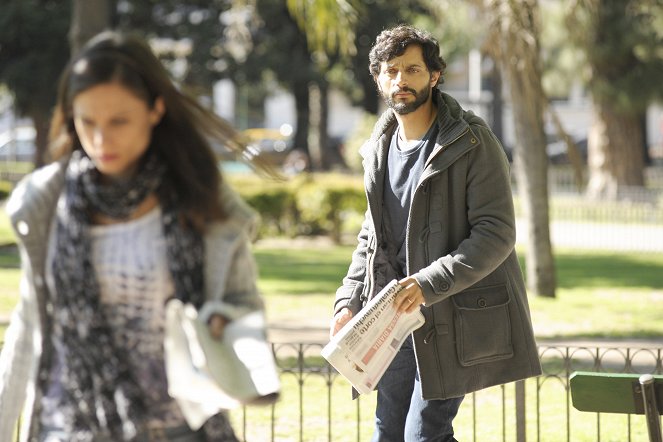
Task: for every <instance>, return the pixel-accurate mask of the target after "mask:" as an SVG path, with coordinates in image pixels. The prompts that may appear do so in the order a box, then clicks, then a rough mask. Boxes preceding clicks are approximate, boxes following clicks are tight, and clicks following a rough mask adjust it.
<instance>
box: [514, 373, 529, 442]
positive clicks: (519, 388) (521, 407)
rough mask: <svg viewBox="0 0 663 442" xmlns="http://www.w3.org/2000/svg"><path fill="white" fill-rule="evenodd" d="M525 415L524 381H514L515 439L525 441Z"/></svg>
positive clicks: (520, 441) (518, 441)
mask: <svg viewBox="0 0 663 442" xmlns="http://www.w3.org/2000/svg"><path fill="white" fill-rule="evenodd" d="M526 419H527V417H526V413H525V381H524V380H522V381H516V441H517V442H526V441H527V420H526Z"/></svg>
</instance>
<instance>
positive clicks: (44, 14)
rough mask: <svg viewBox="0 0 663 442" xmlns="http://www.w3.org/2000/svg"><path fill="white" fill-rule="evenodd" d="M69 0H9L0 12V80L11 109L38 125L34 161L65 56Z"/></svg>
mask: <svg viewBox="0 0 663 442" xmlns="http://www.w3.org/2000/svg"><path fill="white" fill-rule="evenodd" d="M70 14H71V12H70V2H62V1H58V0H9V1H5V2H4V3H3V5H2V13H1V14H0V82H1V83H4V84H5V85H6V86H7V88H8V89H9V90H10V91H11V93H12V95H13V98H14V106H15V111H16V112H17V113H18V114H19V115H21V116H27V117H30V118H31V119H32V120H33V122H34V124H35V127H36V129H37V140H36V142H37V157H36V162H37V164H41V163H42V162H43V160H44V158H43V153H44V152H45V151H46V145H47V140H46V132H47V127H48V121H49V119H50V114H51V109H52V107H53V105H54V103H55V96H56V84H57V83H58V78H59V76H60V72H61V71H62V69H63V68H64V66H65V64H66V63H67V60H68V59H69V45H68V40H67V33H68V31H69V21H70Z"/></svg>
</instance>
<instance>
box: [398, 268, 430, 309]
mask: <svg viewBox="0 0 663 442" xmlns="http://www.w3.org/2000/svg"><path fill="white" fill-rule="evenodd" d="M398 283H399V284H400V285H402V286H403V290H401V291H400V292H399V293H398V295H396V299H394V307H396V309H397V310H398V311H399V312H406V313H412V312H413V311H415V310H416V309H418V308H419V306H420V305H422V304H424V305H425V304H426V299H424V294H423V292H422V291H421V287H420V286H419V283H418V282H417V280H416V279H414V278H412V277H411V276H410V277H407V278H403V279H401V280H400V281H398Z"/></svg>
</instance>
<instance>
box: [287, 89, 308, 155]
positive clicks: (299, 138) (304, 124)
mask: <svg viewBox="0 0 663 442" xmlns="http://www.w3.org/2000/svg"><path fill="white" fill-rule="evenodd" d="M292 93H293V95H294V97H295V109H296V111H297V128H296V130H295V138H294V148H295V149H298V150H301V151H302V152H304V153H306V156H307V157H308V131H309V116H308V114H309V89H308V87H307V86H306V85H305V84H303V83H293V84H292ZM307 164H308V165H309V166H308V167H310V164H311V161H310V160H309V161H307Z"/></svg>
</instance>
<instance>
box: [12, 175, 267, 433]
mask: <svg viewBox="0 0 663 442" xmlns="http://www.w3.org/2000/svg"><path fill="white" fill-rule="evenodd" d="M65 167H66V163H64V162H62V163H54V164H51V165H49V166H46V167H45V168H42V169H39V170H37V171H35V172H34V173H32V174H31V175H29V176H27V177H26V178H25V179H24V180H23V181H22V182H21V183H20V184H19V185H18V186H17V187H16V189H15V190H14V192H12V196H11V198H10V200H9V202H8V203H7V207H6V210H7V212H8V214H9V217H10V219H11V222H12V225H13V227H14V230H15V233H16V237H17V238H18V242H19V250H20V254H21V270H22V275H21V283H20V294H21V297H20V301H19V303H18V306H17V308H16V309H15V311H14V313H13V315H12V318H11V323H10V326H9V328H8V329H7V331H6V333H5V342H4V345H3V348H2V354H1V355H0V440H1V441H10V440H12V434H13V432H14V430H15V429H16V425H17V422H18V418H19V415H20V417H21V418H22V422H21V440H25V441H27V440H33V438H34V437H36V435H37V434H38V421H39V419H38V416H39V411H40V397H41V393H42V392H41V391H40V390H41V389H40V384H41V383H40V382H39V379H38V377H39V374H40V373H42V372H43V371H42V370H41V365H42V364H44V363H45V362H44V361H47V360H48V359H49V356H50V354H51V352H52V346H51V345H50V342H51V341H50V339H48V338H49V334H50V327H49V323H50V315H49V308H50V303H49V301H48V288H47V284H46V276H45V275H46V273H45V267H46V256H47V249H48V245H49V243H50V238H49V236H50V233H51V231H52V223H53V220H54V216H53V214H54V210H55V205H56V203H57V201H58V198H59V197H60V194H61V190H62V188H63V185H64V170H65ZM222 197H223V205H224V207H225V209H226V211H227V213H228V214H229V218H228V219H227V220H226V221H224V222H222V223H216V224H214V225H212V226H211V227H210V228H209V230H208V232H207V233H206V235H205V253H206V256H205V288H206V294H205V295H206V298H207V300H208V303H207V304H206V305H205V309H206V314H211V313H212V312H219V313H223V314H224V315H225V316H227V317H229V318H231V319H232V318H236V317H238V316H240V315H243V314H246V313H248V312H250V311H254V310H257V309H262V308H263V304H262V299H261V297H260V296H259V294H258V291H257V288H256V280H257V269H256V266H255V262H254V260H253V256H252V254H251V251H250V236H252V235H253V233H254V232H255V227H256V222H257V216H256V214H255V213H254V212H253V211H252V210H251V209H250V208H249V207H248V206H247V205H245V204H244V203H243V202H242V201H241V199H240V198H239V197H238V196H237V195H236V194H235V193H234V192H232V190H231V189H230V188H228V187H224V188H223V189H222ZM201 314H203V312H202V311H201ZM22 408H23V413H22V414H21V409H22ZM35 417H37V418H35Z"/></svg>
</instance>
